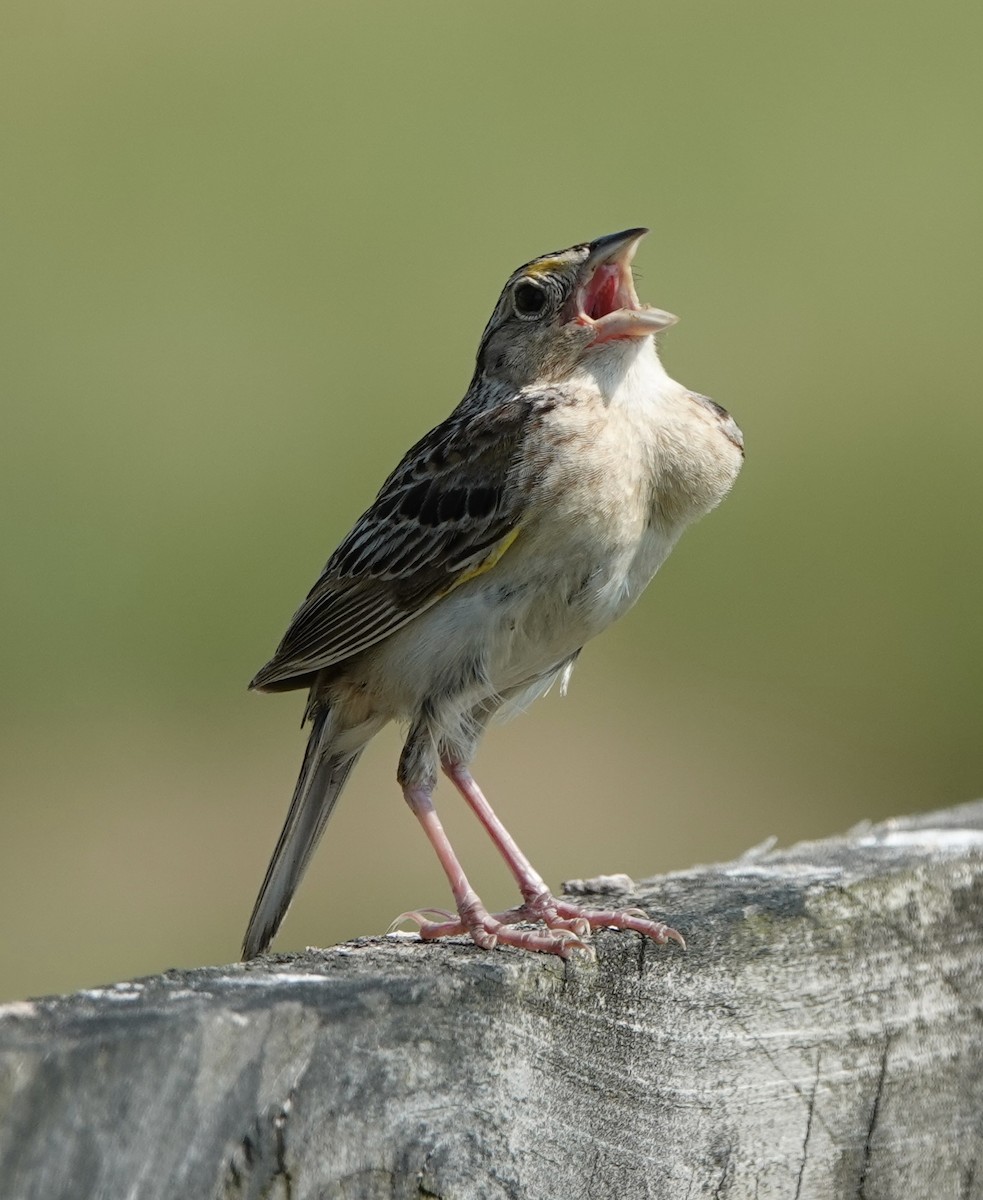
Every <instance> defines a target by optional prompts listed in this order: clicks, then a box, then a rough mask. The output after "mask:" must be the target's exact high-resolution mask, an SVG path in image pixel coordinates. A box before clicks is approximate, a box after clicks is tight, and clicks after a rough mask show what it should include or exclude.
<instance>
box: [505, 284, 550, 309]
mask: <svg viewBox="0 0 983 1200" xmlns="http://www.w3.org/2000/svg"><path fill="white" fill-rule="evenodd" d="M512 303H513V304H514V305H515V311H516V312H517V313H518V314H519V316H520V317H538V316H539V314H540V313H541V312H542V311H543V309H544V308H545V307H546V293H545V292H544V291H543V289H542V288H541V287H540V286H539V285H538V284H536V283H520V284H519V286H518V287H517V288H516V289H515V293H514V294H513V296H512Z"/></svg>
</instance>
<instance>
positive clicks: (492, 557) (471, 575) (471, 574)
mask: <svg viewBox="0 0 983 1200" xmlns="http://www.w3.org/2000/svg"><path fill="white" fill-rule="evenodd" d="M518 536H519V530H518V529H513V530H512V532H511V533H507V534H506V535H505V537H503V538H502V540H501V541H500V542H499V543H498V545H497V546H494V547H492V550H491V553H490V554H489V555H488V556H487V558H484V559H482V561H481V562H480V563H478V565H477V566H476V567H472V568H471V569H470V571H465V572H464V573H463V574H461V575H459V576H458V577H457V579H455V580H454V582H453V583H452V584H451V586H450V587H449V588H448V589H447V591H446V592H444V593H443V595H444V596H446V595H448V593H450V592H453V591H454V589H455V588H459V587H460V586H461V584H462V583H470V581H471V580H472V579H477V578H478V576H479V575H484V573H485V572H486V571H490V570H491V569H492V567H494V566H495V564H496V563H497V562H498V561H499V560H500V559H501V557H502V555H503V554H504V553H505V551H506V550H508V548H509V547H510V546H511V545H512V543H513V542H514V541H515V539H516V538H517V537H518ZM441 598H443V597H441Z"/></svg>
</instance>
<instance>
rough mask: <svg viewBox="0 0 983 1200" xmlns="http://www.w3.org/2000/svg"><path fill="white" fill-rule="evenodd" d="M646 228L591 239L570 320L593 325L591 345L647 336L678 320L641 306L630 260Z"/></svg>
mask: <svg viewBox="0 0 983 1200" xmlns="http://www.w3.org/2000/svg"><path fill="white" fill-rule="evenodd" d="M647 233H648V230H647V229H644V228H640V229H626V230H624V231H623V232H622V233H610V234H608V235H607V236H606V237H602V238H598V239H597V241H596V242H591V243H590V246H589V250H590V253H589V255H588V257H587V262H586V263H585V264H584V268H583V279H582V282H581V283H580V286H579V287H578V288H577V291H576V292H575V294H574V298H573V306H574V312H573V320H575V321H576V322H577V323H578V324H580V325H591V326H593V329H594V339H593V341H592V342H591V345H592V346H596V345H599V344H600V343H602V342H611V341H615V340H616V339H619V338H637V337H648V336H650V335H651V334H653V333H658V332H659V330H660V329H668V327H669V326H670V325H675V323H676V321H677V320H678V318H677V317H674V316H673V315H672V313H667V312H663V311H662V310H661V309H659V308H648V307H647V306H645V307H643V306H642V305H641V304H639V302H638V296H637V294H636V293H635V281H634V280H633V279H632V274H631V260H632V259H633V258H634V257H635V251H636V249H637V248H638V243H639V242H640V241H641V240H642V238H643V237H644V236H645V235H646V234H647Z"/></svg>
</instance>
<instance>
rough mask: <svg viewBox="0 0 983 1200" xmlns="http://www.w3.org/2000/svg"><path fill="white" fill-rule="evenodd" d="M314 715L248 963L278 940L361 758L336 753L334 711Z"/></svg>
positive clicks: (251, 931) (246, 946)
mask: <svg viewBox="0 0 983 1200" xmlns="http://www.w3.org/2000/svg"><path fill="white" fill-rule="evenodd" d="M313 715H314V728H313V729H312V730H311V736H310V738H309V739H308V742H307V750H306V751H305V752H304V763H303V766H302V767H301V769H300V778H299V779H298V780H297V786H296V788H295V789H294V794H293V799H292V800H291V801H290V809H289V811H288V813H287V820H286V822H285V823H284V826H283V832H282V833H281V834H280V840H279V841H278V842H277V844H276V849H275V850H274V851H273V857H272V858H271V859H270V865H269V866H268V867H267V869H266V878H265V879H264V880H263V886H262V887H261V888H260V890H259V895H258V896H257V897H256V903H255V905H254V906H253V912H252V916H251V917H250V918H249V926H248V928H247V929H246V936H245V938H244V939H243V943H242V957H243V961H245V960H247V959H250V958H255V957H256V955H257V954H262V953H263V951H264V950H265V949H266V948H267V947H268V946H269V944H270V942H271V941H272V940H273V938H274V936H275V934H276V931H277V930H278V929H279V927H280V922H281V921H282V920H283V918H284V917H285V916H286V915H287V909H288V908H289V907H290V901H291V900H292V899H293V896H294V892H295V891H296V890H297V885H298V884H299V883H300V880H301V877H302V875H303V874H304V871H305V870H306V869H307V864H308V863H309V862H310V860H311V855H312V854H313V853H314V847H315V846H316V845H317V843H318V841H319V840H320V837H321V834H322V833H323V832H324V827H325V825H327V823H328V818H329V817H330V816H331V812H332V810H333V809H334V806H335V802H336V801H337V799H338V797H339V796H340V795H341V789H342V788H343V787H344V786H345V782H346V780H347V779H348V776H349V774H350V773H351V769H352V767H354V766H355V764H356V762H358V758H359V755H360V754H361V753H362V751H361V749H358V750H356V751H355V752H354V753H352V752H351V751H348V752H347V753H345V754H343V755H340V754H332V753H331V742H332V740H333V733H334V731H333V729H332V723H331V712H330V710H329V709H323V710H321V711H318V712H315V713H314V714H313Z"/></svg>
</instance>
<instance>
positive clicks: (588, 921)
mask: <svg viewBox="0 0 983 1200" xmlns="http://www.w3.org/2000/svg"><path fill="white" fill-rule="evenodd" d="M442 765H443V768H444V773H445V774H446V775H447V777H448V779H450V780H451V782H452V783H453V784H454V786H455V787H456V788H457V790H458V791H459V792H460V793H461V795H462V796H463V797H464V799H465V800H466V801H467V802H468V805H469V807H470V808H471V810H472V812H473V813H474V814H475V816H476V817H477V818H478V820H479V821H480V822H481V824H482V825H483V826H484V828H485V829H486V830H487V832H488V835H489V836H490V837H491V839H492V841H493V842H494V843H495V845H496V847H497V848H498V851H499V853H500V854H501V855H502V857H503V858H504V859H505V861H506V863H507V864H508V868H509V870H510V871H511V872H512V874H513V876H514V877H515V880H516V882H517V883H518V885H519V891H520V892H521V893H522V899H523V901H524V903H523V904H522V905H521V906H520V907H519V908H518V909H515V910H513V912H512V913H508V914H502V915H503V916H509V917H511V918H512V919H513V920H527V921H544V922H545V923H546V925H548V926H549V927H550V928H551V929H565V930H570V931H571V932H573V933H574V934H576V936H577V937H581V938H582V937H588V936H589V935H590V931H591V929H592V928H594V927H597V926H614V927H615V928H616V929H631V930H633V931H634V932H636V933H641V934H643V935H644V936H645V937H650V938H651V939H652V940H653V941H655V942H658V944H659V945H660V946H664V945H665V943H666V942H667V941H670V940H672V941H674V942H678V943H679V945H680V946H684V947H685V945H686V943H685V942H684V941H683V937H682V935H681V934H679V933H677V932H676V930H675V929H671V928H670V927H669V926H668V925H664V924H663V923H662V922H661V921H651V920H649V918H648V917H647V916H646V914H645V913H643V912H641V910H639V909H627V910H623V911H617V910H615V909H589V908H588V909H582V908H580V907H579V906H578V905H576V904H571V903H570V902H569V901H566V900H557V899H556V898H555V897H554V896H553V894H552V892H551V891H550V890H549V888H548V887H547V886H546V884H545V882H544V881H543V878H542V876H541V875H540V874H539V873H538V872H537V871H535V870H534V869H533V866H532V864H531V863H530V862H529V859H528V858H526V856H525V855H524V854H523V853H522V851H521V850H520V849H519V847H518V846H517V845H516V843H515V840H514V839H513V837H512V835H511V834H510V833H509V831H508V830H507V829H506V828H505V826H504V825H503V824H502V822H501V821H500V820H499V819H498V817H497V816H496V815H495V813H494V811H493V810H492V806H491V805H490V804H489V803H488V801H487V800H486V799H485V796H484V794H483V792H482V791H481V788H479V787H478V785H477V783H476V782H475V780H474V778H473V776H472V775H471V772H470V771H469V770H468V769H467V767H465V766H464V765H463V764H461V763H454V762H444V763H443V764H442Z"/></svg>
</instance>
